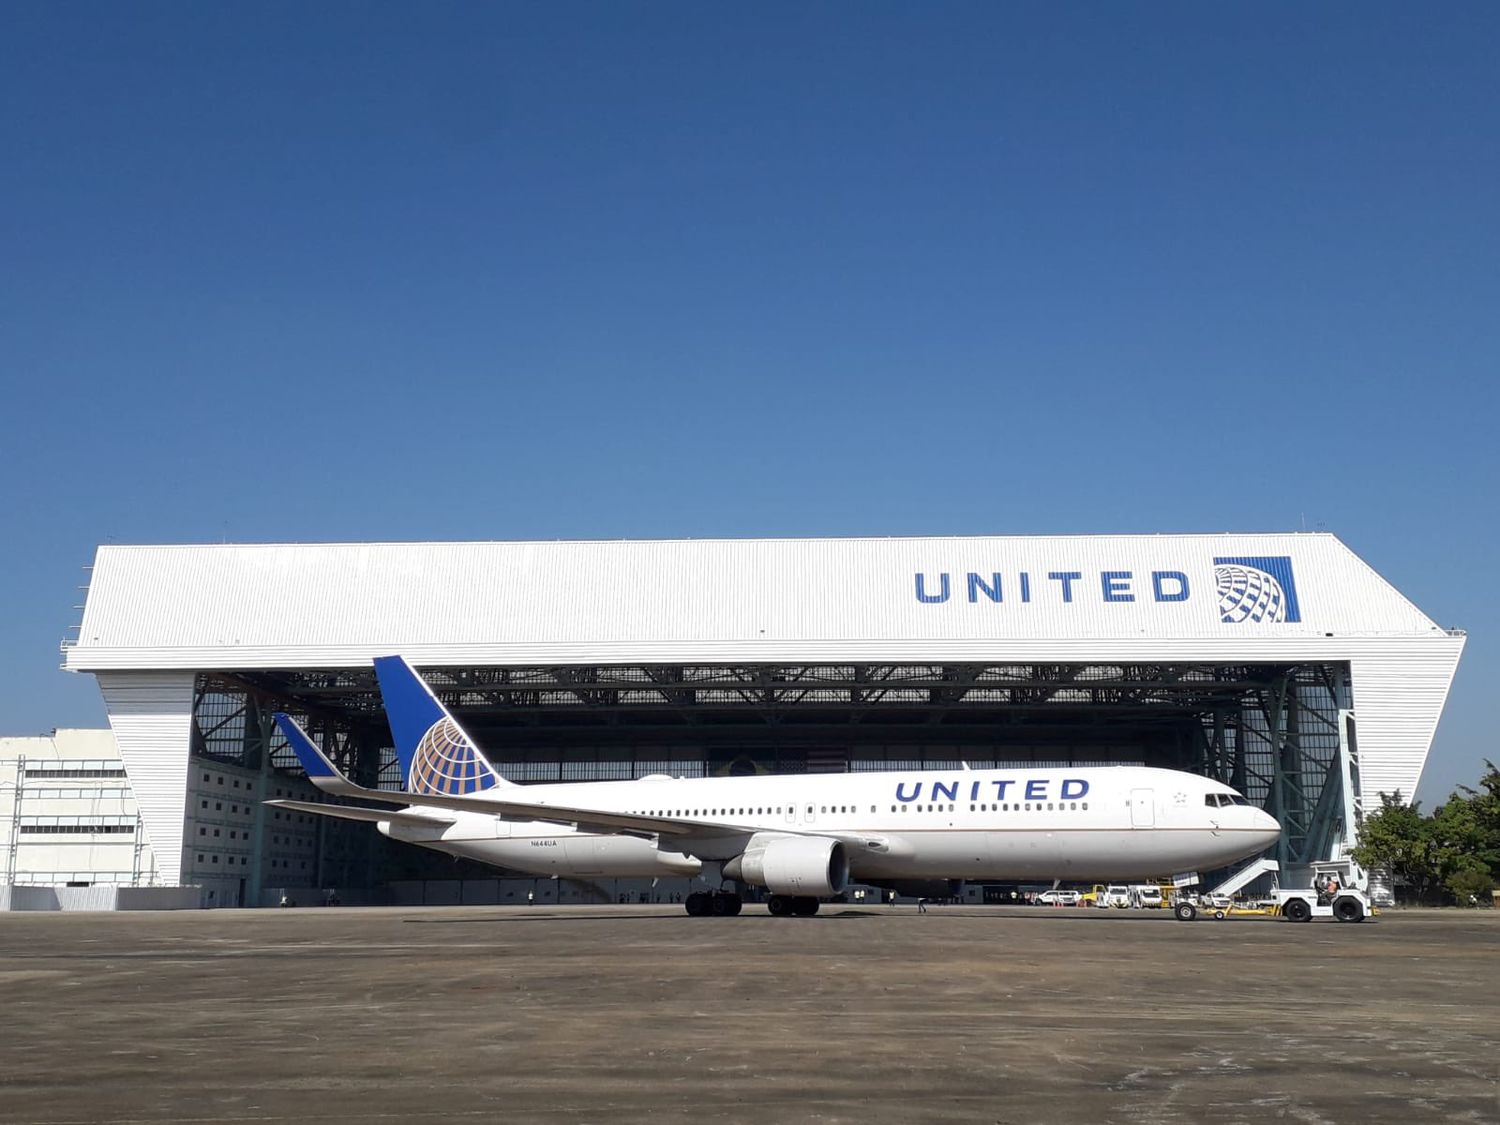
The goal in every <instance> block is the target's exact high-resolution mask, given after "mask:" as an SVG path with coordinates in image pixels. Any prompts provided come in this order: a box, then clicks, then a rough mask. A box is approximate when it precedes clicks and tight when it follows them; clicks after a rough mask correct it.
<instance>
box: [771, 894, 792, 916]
mask: <svg viewBox="0 0 1500 1125" xmlns="http://www.w3.org/2000/svg"><path fill="white" fill-rule="evenodd" d="M792 901H793V900H792V897H791V896H790V895H772V896H771V897H770V898H768V899H766V909H767V910H769V911H770V912H771V913H772V914H774V915H775V916H776V917H778V918H785V917H787V916H788V915H790V914H791V912H792Z"/></svg>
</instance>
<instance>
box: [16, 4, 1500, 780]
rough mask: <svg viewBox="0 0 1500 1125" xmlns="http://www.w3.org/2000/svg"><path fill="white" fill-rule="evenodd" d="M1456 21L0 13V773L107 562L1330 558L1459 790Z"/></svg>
mask: <svg viewBox="0 0 1500 1125" xmlns="http://www.w3.org/2000/svg"><path fill="white" fill-rule="evenodd" d="M1497 43H1500V8H1497V7H1496V6H1495V5H1493V4H1449V5H1442V6H1435V7H1430V8H1429V7H1427V6H1417V5H1407V4H1403V5H1381V4H1361V5H1354V4H1342V5H1332V4H1328V5H1316V6H1312V7H1311V8H1309V7H1308V6H1305V5H1290V4H1289V5H1274V4H1273V5H1254V6H1249V5H1247V6H1244V7H1241V8H1237V9H1232V10H1230V9H1226V8H1224V6H1221V5H1201V4H1180V5H1171V4H1149V5H1147V4H1140V5H1117V4H1108V5H1104V4H1100V5H1074V6H1071V7H1064V8H1062V9H1058V8H1056V7H1055V6H1053V5H1040V4H1038V5H1030V6H1021V5H1008V4H989V3H975V4H947V5H944V4H930V5H910V4H874V3H858V4H855V3H847V4H831V3H830V4H817V5H810V6H809V5H792V4H770V5H755V6H752V7H740V8H736V7H733V6H730V7H724V6H703V5H688V4H676V3H663V4H651V5H620V4H607V5H599V6H592V5H521V4H511V5H501V4H492V5H471V4H462V5H459V4H427V5H399V6H398V5H366V4H359V5H352V4H347V5H346V4H317V5H305V4H254V5H223V4H215V5H205V4H186V3H153V4H137V5H105V4H41V3H37V4H19V3H14V4H9V5H6V6H5V7H4V8H3V10H0V154H3V155H0V203H3V206H0V378H3V380H4V389H5V397H4V401H5V406H6V409H5V410H4V412H3V415H0V441H3V448H4V466H5V468H4V474H3V480H0V501H3V514H4V517H5V530H6V533H7V534H6V536H5V540H4V545H3V550H0V598H3V601H0V605H3V630H0V637H3V643H0V675H3V684H4V686H3V688H0V732H5V733H28V732H33V731H38V730H45V729H48V728H51V727H53V726H56V725H64V726H68V725H94V724H102V722H103V719H104V714H103V707H102V704H101V703H100V701H99V699H98V693H97V690H96V689H95V687H94V684H93V682H92V679H91V678H88V677H74V676H69V675H67V674H66V673H63V672H60V671H57V663H58V659H59V657H58V653H57V644H58V641H59V640H60V639H61V638H62V637H63V636H64V635H65V634H66V632H67V627H68V626H69V625H70V624H73V623H75V622H76V620H77V616H78V615H77V613H76V611H75V610H74V609H73V608H72V606H73V605H74V603H75V602H77V601H78V600H79V597H78V594H77V592H76V590H75V589H74V587H75V586H76V585H78V583H79V582H80V581H81V580H82V578H83V571H82V570H81V568H82V567H83V566H84V565H85V564H87V563H88V562H89V561H90V559H91V558H92V554H93V550H94V547H95V545H96V544H98V543H100V542H194V541H215V542H216V541H219V540H221V539H226V538H227V539H230V540H280V539H293V540H296V539H356V540H357V539H410V538H439V539H447V538H482V539H512V538H554V537H577V538H618V537H643V538H650V537H658V536H759V535H844V534H870V535H887V534H892V535H915V534H930V533H941V534H948V533H954V534H984V533H1017V534H1022V533H1033V532H1035V533H1041V532H1150V531H1167V530H1177V531H1222V530H1247V531H1258V530H1294V529H1298V528H1301V527H1303V526H1306V527H1307V528H1309V529H1316V528H1323V529H1327V530H1329V531H1333V532H1336V533H1337V534H1338V535H1340V536H1341V537H1343V539H1344V540H1345V541H1346V542H1347V543H1348V544H1349V545H1350V546H1351V547H1352V548H1353V549H1354V550H1355V551H1356V552H1358V553H1359V554H1361V555H1362V556H1363V557H1364V558H1366V559H1367V560H1368V561H1369V562H1370V563H1371V564H1372V565H1374V566H1375V567H1376V569H1378V570H1379V571H1381V573H1383V574H1384V575H1385V576H1386V577H1387V578H1389V579H1390V580H1391V581H1392V582H1393V583H1395V585H1396V586H1397V587H1399V588H1400V589H1401V590H1402V591H1403V592H1405V593H1406V594H1408V595H1409V596H1410V597H1412V598H1413V600H1415V601H1416V602H1417V604H1418V605H1420V606H1421V607H1422V608H1423V609H1425V610H1426V611H1427V612H1428V613H1429V614H1430V615H1431V616H1433V617H1434V618H1435V619H1436V620H1437V621H1438V622H1439V623H1441V624H1444V625H1460V626H1464V627H1467V628H1468V629H1469V630H1470V632H1471V640H1470V645H1469V649H1468V652H1467V654H1466V656H1465V658H1464V663H1463V665H1462V667H1461V670H1460V673H1459V678H1458V681H1457V684H1456V685H1455V688H1454V694H1453V697H1452V698H1451V700H1450V703H1449V708H1448V712H1447V714H1446V717H1445V719H1444V722H1443V726H1442V729H1441V731H1440V733H1439V736H1438V742H1437V746H1436V748H1435V750H1434V754H1433V757H1432V760H1431V762H1430V765H1429V771H1428V774H1427V777H1426V779H1425V781H1424V785H1423V790H1422V795H1423V796H1424V797H1427V798H1429V799H1431V798H1434V797H1439V796H1441V795H1443V794H1444V793H1445V792H1446V791H1447V788H1448V787H1449V786H1450V785H1451V784H1453V783H1454V782H1456V781H1470V780H1473V779H1475V778H1477V776H1478V773H1479V769H1480V765H1479V762H1480V759H1481V757H1483V756H1486V755H1489V756H1495V757H1500V746H1497V742H1496V739H1495V737H1494V733H1493V729H1494V722H1493V716H1492V706H1491V701H1492V699H1493V697H1494V687H1493V685H1494V683H1495V680H1496V676H1497V673H1500V651H1497V645H1496V639H1495V638H1496V627H1497V625H1500V613H1497V611H1496V608H1495V600H1496V596H1497V594H1496V585H1495V580H1496V564H1497V554H1500V552H1497V536H1500V531H1497V523H1496V511H1497V501H1496V495H1497V485H1500V472H1497V469H1500V454H1497V446H1500V442H1497V436H1496V435H1497V425H1500V409H1497V406H1500V389H1497V384H1496V376H1497V371H1496V366H1497V365H1496V359H1497V355H1500V349H1497V345H1500V277H1497V270H1500V266H1497V263H1500V217H1497V216H1500V206H1497V199H1500V187H1497V185H1500V148H1497V145H1496V137H1497V136H1500V67H1497V65H1496V61H1495V60H1496V45H1497Z"/></svg>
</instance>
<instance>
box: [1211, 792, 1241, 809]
mask: <svg viewBox="0 0 1500 1125" xmlns="http://www.w3.org/2000/svg"><path fill="white" fill-rule="evenodd" d="M1203 803H1204V804H1205V805H1207V806H1208V807H1209V808H1211V809H1222V808H1226V807H1228V806H1229V805H1248V804H1249V803H1250V802H1249V801H1247V800H1245V798H1243V797H1241V796H1240V795H1239V794H1238V793H1207V794H1204V797H1203Z"/></svg>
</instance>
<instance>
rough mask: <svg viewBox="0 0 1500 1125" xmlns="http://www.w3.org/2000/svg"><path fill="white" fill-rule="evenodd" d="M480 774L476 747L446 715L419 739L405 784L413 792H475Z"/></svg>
mask: <svg viewBox="0 0 1500 1125" xmlns="http://www.w3.org/2000/svg"><path fill="white" fill-rule="evenodd" d="M481 776H482V775H481V773H480V769H479V756H478V754H477V753H476V752H475V750H474V747H473V746H471V745H470V744H469V740H468V739H467V738H466V737H464V732H463V731H461V730H459V729H458V724H457V723H455V722H454V721H453V720H452V719H450V718H447V717H446V716H445V717H443V718H441V719H439V720H438V721H437V722H435V723H433V724H432V726H431V727H429V728H428V730H427V733H426V734H424V735H423V736H422V741H421V742H419V743H417V752H416V753H415V754H413V755H412V759H411V774H410V776H409V777H408V778H407V780H406V787H407V789H408V790H410V791H411V792H413V793H447V794H463V793H472V792H473V791H474V790H475V789H477V788H479V787H480V777H481Z"/></svg>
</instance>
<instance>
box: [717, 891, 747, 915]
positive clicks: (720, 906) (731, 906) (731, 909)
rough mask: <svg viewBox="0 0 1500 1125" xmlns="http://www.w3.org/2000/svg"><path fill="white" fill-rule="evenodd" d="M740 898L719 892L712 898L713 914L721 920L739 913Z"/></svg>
mask: <svg viewBox="0 0 1500 1125" xmlns="http://www.w3.org/2000/svg"><path fill="white" fill-rule="evenodd" d="M740 905H741V903H740V896H739V895H733V894H728V893H725V892H722V891H721V892H720V893H718V894H716V895H714V896H713V912H714V914H716V915H718V916H719V917H721V918H730V917H733V916H734V915H736V914H738V913H739V912H740Z"/></svg>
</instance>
